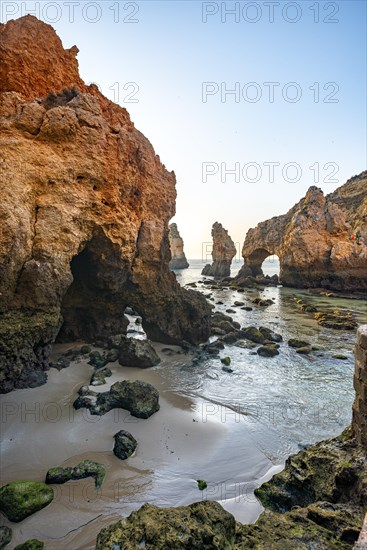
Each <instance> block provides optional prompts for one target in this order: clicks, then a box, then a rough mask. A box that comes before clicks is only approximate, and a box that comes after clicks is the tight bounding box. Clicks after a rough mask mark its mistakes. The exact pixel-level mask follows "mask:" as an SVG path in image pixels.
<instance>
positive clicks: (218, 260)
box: [202, 222, 236, 278]
mask: <svg viewBox="0 0 367 550" xmlns="http://www.w3.org/2000/svg"><path fill="white" fill-rule="evenodd" d="M212 238H213V251H212V258H213V263H212V264H207V265H206V266H205V267H204V269H203V271H202V274H203V275H210V276H212V277H218V278H219V277H228V276H229V275H230V274H231V263H232V259H233V258H234V256H235V255H236V247H235V245H234V242H233V241H232V239H231V237H230V236H229V235H228V231H227V229H224V227H223V226H222V224H221V223H218V222H215V223H214V224H213V227H212Z"/></svg>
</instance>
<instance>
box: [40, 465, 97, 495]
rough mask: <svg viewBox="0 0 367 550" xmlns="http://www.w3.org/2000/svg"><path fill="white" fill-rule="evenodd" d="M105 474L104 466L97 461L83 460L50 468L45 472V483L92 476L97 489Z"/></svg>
mask: <svg viewBox="0 0 367 550" xmlns="http://www.w3.org/2000/svg"><path fill="white" fill-rule="evenodd" d="M105 475H106V470H105V467H104V466H103V465H102V464H99V462H94V461H93V460H83V461H82V462H80V463H79V464H78V465H77V466H74V467H72V466H67V467H66V468H62V467H61V466H57V467H55V468H50V469H49V470H48V472H47V474H46V483H48V484H53V483H55V484H60V483H66V482H67V481H71V480H74V481H75V480H78V479H85V478H87V477H93V478H94V481H95V486H96V489H99V488H100V487H101V485H102V483H103V480H104V478H105Z"/></svg>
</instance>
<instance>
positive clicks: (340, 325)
mask: <svg viewBox="0 0 367 550" xmlns="http://www.w3.org/2000/svg"><path fill="white" fill-rule="evenodd" d="M315 319H316V320H317V322H318V324H319V325H321V326H322V327H326V328H333V329H335V330H355V329H356V328H357V326H358V323H357V321H356V320H355V319H354V318H353V314H352V312H350V311H347V312H341V311H338V310H336V311H332V312H329V311H319V312H317V313H315Z"/></svg>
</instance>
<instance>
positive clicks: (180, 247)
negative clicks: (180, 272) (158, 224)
mask: <svg viewBox="0 0 367 550" xmlns="http://www.w3.org/2000/svg"><path fill="white" fill-rule="evenodd" d="M169 246H170V249H171V261H170V263H169V268H170V269H186V268H187V267H189V262H188V261H187V260H186V256H185V252H184V242H183V239H182V237H181V235H180V233H179V231H178V229H177V224H176V223H171V224H170V226H169Z"/></svg>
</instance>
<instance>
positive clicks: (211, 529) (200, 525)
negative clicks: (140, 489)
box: [96, 501, 235, 550]
mask: <svg viewBox="0 0 367 550" xmlns="http://www.w3.org/2000/svg"><path fill="white" fill-rule="evenodd" d="M234 540H235V520H234V517H233V516H232V514H230V513H229V512H227V511H226V510H224V509H223V508H222V506H220V504H218V503H217V502H209V501H203V502H196V503H194V504H190V506H180V507H178V508H158V507H156V506H154V505H153V504H144V505H143V506H142V507H141V508H140V509H139V510H138V511H137V512H133V513H132V514H130V516H129V517H128V518H126V519H121V520H120V521H118V522H117V523H114V524H112V525H110V526H109V527H107V528H105V529H102V531H101V532H100V533H99V535H98V537H97V544H96V550H107V549H108V550H110V549H116V550H117V548H120V549H124V550H136V549H137V548H145V550H195V549H196V550H232V548H233V544H234Z"/></svg>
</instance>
